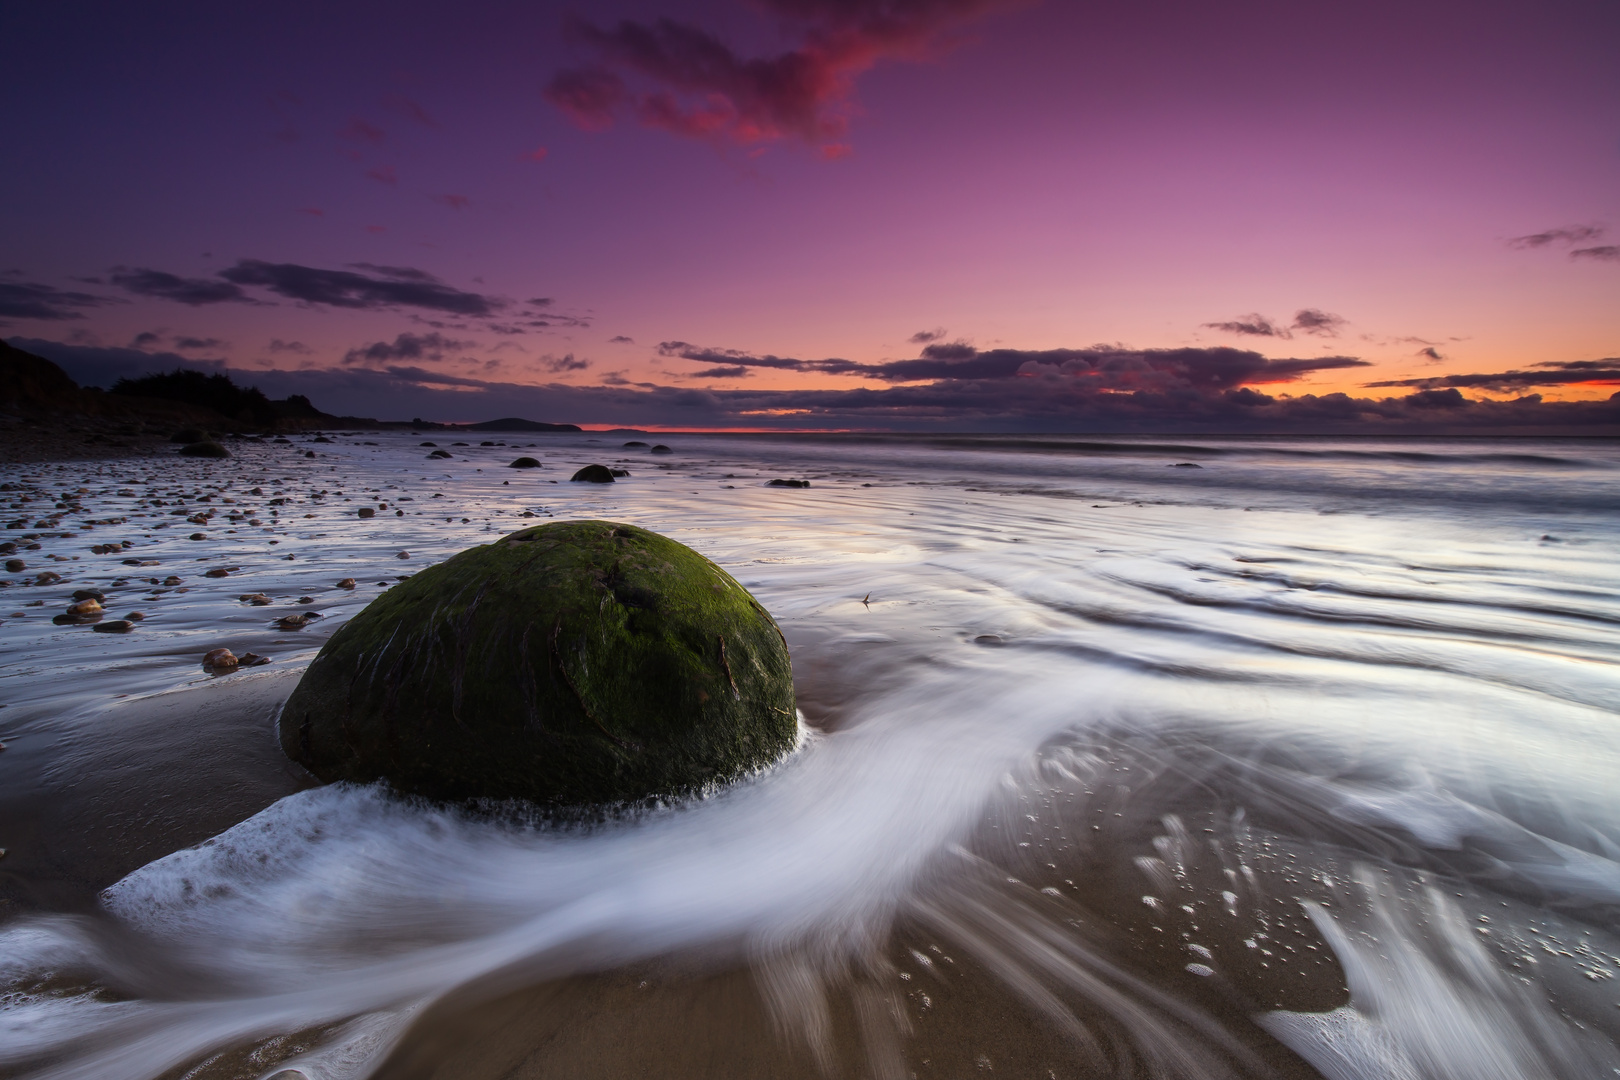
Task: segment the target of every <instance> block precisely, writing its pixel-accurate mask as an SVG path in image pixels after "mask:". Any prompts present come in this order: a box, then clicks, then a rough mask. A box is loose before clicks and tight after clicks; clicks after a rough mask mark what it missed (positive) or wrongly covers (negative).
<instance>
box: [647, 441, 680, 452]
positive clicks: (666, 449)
mask: <svg viewBox="0 0 1620 1080" xmlns="http://www.w3.org/2000/svg"><path fill="white" fill-rule="evenodd" d="M651 452H652V453H654V454H673V453H674V452H675V451H673V450H671V449H670V448H669V447H667V446H665V445H664V444H663V443H659V444H658V445H657V446H654V447H653V448H652V451H651Z"/></svg>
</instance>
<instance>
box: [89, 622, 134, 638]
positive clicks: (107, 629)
mask: <svg viewBox="0 0 1620 1080" xmlns="http://www.w3.org/2000/svg"><path fill="white" fill-rule="evenodd" d="M90 629H92V630H94V631H95V632H96V633H98V634H127V633H129V632H130V631H131V630H133V629H135V624H134V623H132V622H130V621H129V620H128V619H114V620H112V621H111V622H99V623H96V625H94V626H92V627H91V628H90Z"/></svg>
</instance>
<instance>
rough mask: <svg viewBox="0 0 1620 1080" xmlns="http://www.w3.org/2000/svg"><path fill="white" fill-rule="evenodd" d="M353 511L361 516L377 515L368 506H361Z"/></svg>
mask: <svg viewBox="0 0 1620 1080" xmlns="http://www.w3.org/2000/svg"><path fill="white" fill-rule="evenodd" d="M355 513H356V514H358V515H359V516H360V517H363V518H368V517H376V516H377V511H376V510H374V509H372V508H371V507H369V506H362V507H361V508H360V509H359V510H356V511H355Z"/></svg>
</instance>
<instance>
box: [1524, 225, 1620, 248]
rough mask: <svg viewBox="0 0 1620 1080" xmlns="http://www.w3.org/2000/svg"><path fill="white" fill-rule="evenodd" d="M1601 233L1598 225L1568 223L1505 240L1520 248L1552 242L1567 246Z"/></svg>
mask: <svg viewBox="0 0 1620 1080" xmlns="http://www.w3.org/2000/svg"><path fill="white" fill-rule="evenodd" d="M1602 235H1603V229H1602V227H1601V226H1598V225H1570V226H1567V227H1565V228H1562V229H1548V230H1547V231H1546V232H1538V233H1532V234H1530V235H1529V236H1515V237H1513V238H1512V239H1511V240H1509V241H1508V242H1507V245H1508V247H1513V248H1521V249H1529V248H1542V247H1547V246H1549V245H1552V244H1563V245H1565V246H1568V245H1571V244H1579V243H1580V242H1581V241H1583V240H1596V239H1597V238H1598V237H1600V236H1602Z"/></svg>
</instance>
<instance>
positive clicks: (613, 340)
mask: <svg viewBox="0 0 1620 1080" xmlns="http://www.w3.org/2000/svg"><path fill="white" fill-rule="evenodd" d="M608 344H610V345H634V344H635V342H634V341H633V340H631V339H630V338H627V337H625V336H624V335H623V334H615V335H614V336H613V337H610V338H608Z"/></svg>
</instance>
